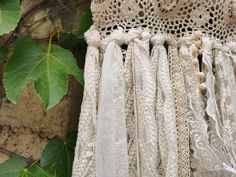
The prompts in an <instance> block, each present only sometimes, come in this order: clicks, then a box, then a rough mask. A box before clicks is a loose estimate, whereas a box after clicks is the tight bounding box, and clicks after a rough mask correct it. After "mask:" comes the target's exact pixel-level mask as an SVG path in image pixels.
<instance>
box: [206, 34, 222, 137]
mask: <svg viewBox="0 0 236 177" xmlns="http://www.w3.org/2000/svg"><path fill="white" fill-rule="evenodd" d="M202 42H203V59H202V60H203V64H204V69H205V72H206V85H207V93H208V94H207V105H206V113H207V115H208V116H209V117H210V121H211V124H212V126H213V127H211V129H212V130H215V131H216V133H217V136H218V138H219V139H222V132H221V131H222V124H221V121H220V114H219V110H218V107H217V103H216V98H215V88H214V87H215V76H214V74H213V54H212V49H213V42H212V41H210V39H209V38H203V39H202Z"/></svg>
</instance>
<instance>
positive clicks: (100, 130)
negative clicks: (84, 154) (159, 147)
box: [96, 41, 128, 177]
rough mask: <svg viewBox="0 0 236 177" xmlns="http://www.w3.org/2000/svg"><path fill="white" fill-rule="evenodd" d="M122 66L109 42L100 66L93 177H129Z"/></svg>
mask: <svg viewBox="0 0 236 177" xmlns="http://www.w3.org/2000/svg"><path fill="white" fill-rule="evenodd" d="M124 87H125V86H124V66H123V55H122V51H121V48H120V47H119V46H118V45H117V44H116V43H115V41H111V42H110V43H109V44H108V46H107V48H106V51H105V54H104V60H103V65H102V75H101V85H100V98H99V106H98V119H97V137H96V177H128V152H127V140H126V118H125V92H124V89H125V88H124Z"/></svg>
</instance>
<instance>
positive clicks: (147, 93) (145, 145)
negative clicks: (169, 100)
mask: <svg viewBox="0 0 236 177" xmlns="http://www.w3.org/2000/svg"><path fill="white" fill-rule="evenodd" d="M149 38H150V35H149V34H148V33H145V32H144V33H143V34H142V39H141V40H140V39H134V40H133V41H131V42H130V44H129V45H133V51H132V63H133V76H134V103H135V105H134V106H135V117H136V120H137V122H136V127H137V128H136V130H137V133H136V134H137V139H138V147H137V148H138V154H137V161H138V175H137V176H140V177H157V176H158V174H157V124H156V119H155V92H156V85H155V79H154V77H153V74H152V70H151V61H150V58H149Z"/></svg>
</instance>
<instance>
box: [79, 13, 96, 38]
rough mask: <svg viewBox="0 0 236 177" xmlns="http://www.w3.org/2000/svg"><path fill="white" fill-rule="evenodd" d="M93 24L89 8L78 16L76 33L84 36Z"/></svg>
mask: <svg viewBox="0 0 236 177" xmlns="http://www.w3.org/2000/svg"><path fill="white" fill-rule="evenodd" d="M92 24H93V20H92V13H91V11H90V10H86V11H84V12H83V14H82V15H81V16H80V17H79V21H78V35H79V36H80V37H84V33H85V32H86V31H87V30H88V29H89V28H90V26H91V25H92Z"/></svg>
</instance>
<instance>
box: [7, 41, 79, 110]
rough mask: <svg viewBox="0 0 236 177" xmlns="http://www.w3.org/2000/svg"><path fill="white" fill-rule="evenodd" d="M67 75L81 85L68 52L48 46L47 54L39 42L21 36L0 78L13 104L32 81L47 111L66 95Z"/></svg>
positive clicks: (75, 67)
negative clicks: (71, 76)
mask: <svg viewBox="0 0 236 177" xmlns="http://www.w3.org/2000/svg"><path fill="white" fill-rule="evenodd" d="M69 74H70V75H73V76H74V77H75V78H76V79H77V81H78V82H80V83H81V84H83V72H82V70H80V69H79V68H78V66H77V63H76V60H75V58H74V57H73V54H72V53H71V52H70V51H69V50H66V49H63V48H61V47H60V46H57V45H52V46H51V50H49V51H48V50H46V49H45V47H44V46H43V45H42V44H41V43H39V42H37V41H35V40H32V39H30V38H28V37H24V38H23V39H21V40H19V41H18V42H17V43H16V45H15V48H14V53H13V55H12V57H11V58H10V60H9V61H8V63H7V65H6V69H5V72H4V76H3V79H4V87H5V90H6V95H7V97H8V99H9V100H10V101H12V102H13V103H16V102H17V100H18V99H19V96H20V94H21V92H22V90H23V88H24V87H25V86H26V85H27V84H28V83H29V82H32V83H33V84H34V87H35V90H36V93H37V94H38V96H39V97H40V98H41V99H42V100H43V102H44V103H45V105H46V107H47V108H48V109H49V108H51V107H53V106H55V105H56V104H57V103H58V102H59V101H60V100H61V99H62V97H63V96H64V95H66V93H67V90H68V75H69Z"/></svg>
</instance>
